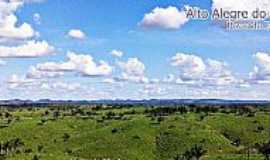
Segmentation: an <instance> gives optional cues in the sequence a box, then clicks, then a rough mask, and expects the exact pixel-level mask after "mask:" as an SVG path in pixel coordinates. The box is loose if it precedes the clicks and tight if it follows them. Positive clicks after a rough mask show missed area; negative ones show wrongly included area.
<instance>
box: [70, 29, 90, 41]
mask: <svg viewBox="0 0 270 160" xmlns="http://www.w3.org/2000/svg"><path fill="white" fill-rule="evenodd" d="M68 36H69V37H71V38H74V39H80V40H82V39H85V38H86V35H85V33H84V32H82V31H81V30H79V29H71V30H70V31H69V32H68Z"/></svg>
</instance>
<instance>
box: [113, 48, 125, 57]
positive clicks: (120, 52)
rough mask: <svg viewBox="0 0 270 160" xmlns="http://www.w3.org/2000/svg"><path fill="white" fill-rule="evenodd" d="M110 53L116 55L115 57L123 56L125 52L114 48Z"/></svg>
mask: <svg viewBox="0 0 270 160" xmlns="http://www.w3.org/2000/svg"><path fill="white" fill-rule="evenodd" d="M110 54H111V55H113V56H115V57H122V56H123V54H124V53H123V52H122V51H120V50H115V49H114V50H112V51H111V52H110Z"/></svg>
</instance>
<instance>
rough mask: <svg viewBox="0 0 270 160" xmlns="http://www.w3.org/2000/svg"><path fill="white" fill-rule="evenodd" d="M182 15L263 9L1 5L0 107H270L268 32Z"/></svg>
mask: <svg viewBox="0 0 270 160" xmlns="http://www.w3.org/2000/svg"><path fill="white" fill-rule="evenodd" d="M187 7H198V8H202V9H207V10H209V11H211V9H212V8H226V9H234V10H253V9H256V8H260V9H264V10H267V11H270V1H269V0H204V1H201V0H162V1H159V0H141V1H137V0H106V1H100V0H91V1H89V0H0V73H1V75H0V91H1V92H0V99H15V98H20V99H34V100H36V99H45V98H50V99H74V100H78V99H88V100H91V99H150V98H223V99H270V93H269V92H270V45H269V42H270V31H247V30H241V31H228V30H226V29H224V27H222V26H221V25H220V24H219V23H217V22H213V21H210V20H206V21H202V20H191V19H187V18H186V16H185V9H186V8H187Z"/></svg>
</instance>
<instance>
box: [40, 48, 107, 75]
mask: <svg viewBox="0 0 270 160" xmlns="http://www.w3.org/2000/svg"><path fill="white" fill-rule="evenodd" d="M67 57H68V61H66V62H46V63H42V64H37V66H36V69H37V70H39V71H46V72H78V73H80V74H81V75H83V76H107V75H110V74H111V73H112V67H111V66H110V65H109V64H108V63H107V62H105V61H99V63H96V62H94V60H93V58H92V56H90V55H84V54H76V53H74V52H68V54H67Z"/></svg>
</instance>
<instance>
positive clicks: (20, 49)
mask: <svg viewBox="0 0 270 160" xmlns="http://www.w3.org/2000/svg"><path fill="white" fill-rule="evenodd" d="M53 51H54V47H53V46H51V45H49V44H48V42H46V41H28V42H27V43H26V44H23V45H19V46H0V57H2V58H29V57H30V58H31V57H40V56H44V55H48V54H51V53H53Z"/></svg>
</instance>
